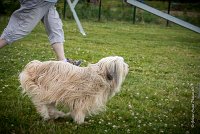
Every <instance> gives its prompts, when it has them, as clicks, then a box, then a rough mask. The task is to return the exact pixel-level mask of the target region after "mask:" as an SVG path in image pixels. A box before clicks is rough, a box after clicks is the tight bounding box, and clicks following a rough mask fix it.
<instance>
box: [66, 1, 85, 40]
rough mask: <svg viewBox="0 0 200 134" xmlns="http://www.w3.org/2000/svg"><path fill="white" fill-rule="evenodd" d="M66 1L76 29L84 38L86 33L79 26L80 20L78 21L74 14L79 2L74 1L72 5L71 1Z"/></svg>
mask: <svg viewBox="0 0 200 134" xmlns="http://www.w3.org/2000/svg"><path fill="white" fill-rule="evenodd" d="M66 1H67V3H68V5H69V7H70V10H71V12H72V14H73V16H74V19H75V21H76V24H77V26H78V29H79V31H80V33H81V34H82V35H84V36H86V33H85V32H84V30H83V27H82V25H81V22H80V20H79V18H78V16H77V14H76V11H75V9H74V8H75V6H76V4H77V3H78V1H79V0H74V1H73V3H72V2H71V0H66Z"/></svg>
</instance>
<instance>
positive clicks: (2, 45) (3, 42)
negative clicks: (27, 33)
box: [0, 38, 7, 48]
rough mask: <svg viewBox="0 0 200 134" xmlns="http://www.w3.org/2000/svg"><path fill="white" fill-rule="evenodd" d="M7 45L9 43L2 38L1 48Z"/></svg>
mask: <svg viewBox="0 0 200 134" xmlns="http://www.w3.org/2000/svg"><path fill="white" fill-rule="evenodd" d="M6 45H7V41H6V40H5V39H1V38H0V48H2V47H4V46H6Z"/></svg>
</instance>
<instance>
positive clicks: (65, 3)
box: [63, 0, 67, 20]
mask: <svg viewBox="0 0 200 134" xmlns="http://www.w3.org/2000/svg"><path fill="white" fill-rule="evenodd" d="M66 6H67V2H66V0H64V13H63V18H64V20H65V19H66Z"/></svg>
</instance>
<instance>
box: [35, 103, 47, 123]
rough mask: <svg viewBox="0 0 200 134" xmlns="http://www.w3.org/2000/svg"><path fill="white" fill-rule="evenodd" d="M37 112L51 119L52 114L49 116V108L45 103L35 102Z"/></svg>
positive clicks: (44, 117)
mask: <svg viewBox="0 0 200 134" xmlns="http://www.w3.org/2000/svg"><path fill="white" fill-rule="evenodd" d="M34 104H35V107H36V110H37V112H38V113H39V114H40V115H41V116H42V117H43V119H44V120H45V121H46V120H49V119H50V116H49V112H48V108H47V106H46V105H45V104H41V103H34Z"/></svg>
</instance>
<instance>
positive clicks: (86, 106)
mask: <svg viewBox="0 0 200 134" xmlns="http://www.w3.org/2000/svg"><path fill="white" fill-rule="evenodd" d="M127 73H128V65H127V64H126V63H125V62H124V59H123V58H122V57H119V56H112V57H106V58H103V59H101V60H100V61H99V62H98V63H96V64H91V65H89V66H88V67H78V66H74V65H72V64H70V63H65V62H62V61H46V62H40V61H37V60H34V61H31V62H30V63H28V64H27V65H26V67H25V69H24V70H23V71H22V72H21V74H20V76H19V79H20V83H21V87H22V89H23V90H22V92H23V93H25V94H27V95H28V96H29V97H30V98H31V100H32V102H33V104H34V105H35V107H36V109H37V112H38V113H40V114H41V116H42V117H43V118H44V119H45V120H48V119H56V118H58V117H64V116H66V115H70V116H71V117H72V118H73V120H74V121H75V122H76V123H78V124H81V123H83V122H84V119H85V116H86V115H91V114H96V113H98V112H99V111H102V110H103V109H104V108H105V105H106V102H107V101H108V99H109V98H111V97H112V96H114V95H115V93H117V92H119V90H120V86H121V84H122V82H123V80H124V79H125V77H126V75H127ZM58 103H61V104H64V106H68V108H69V109H70V111H69V113H68V114H65V113H63V112H61V111H58V110H57V109H56V104H58Z"/></svg>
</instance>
